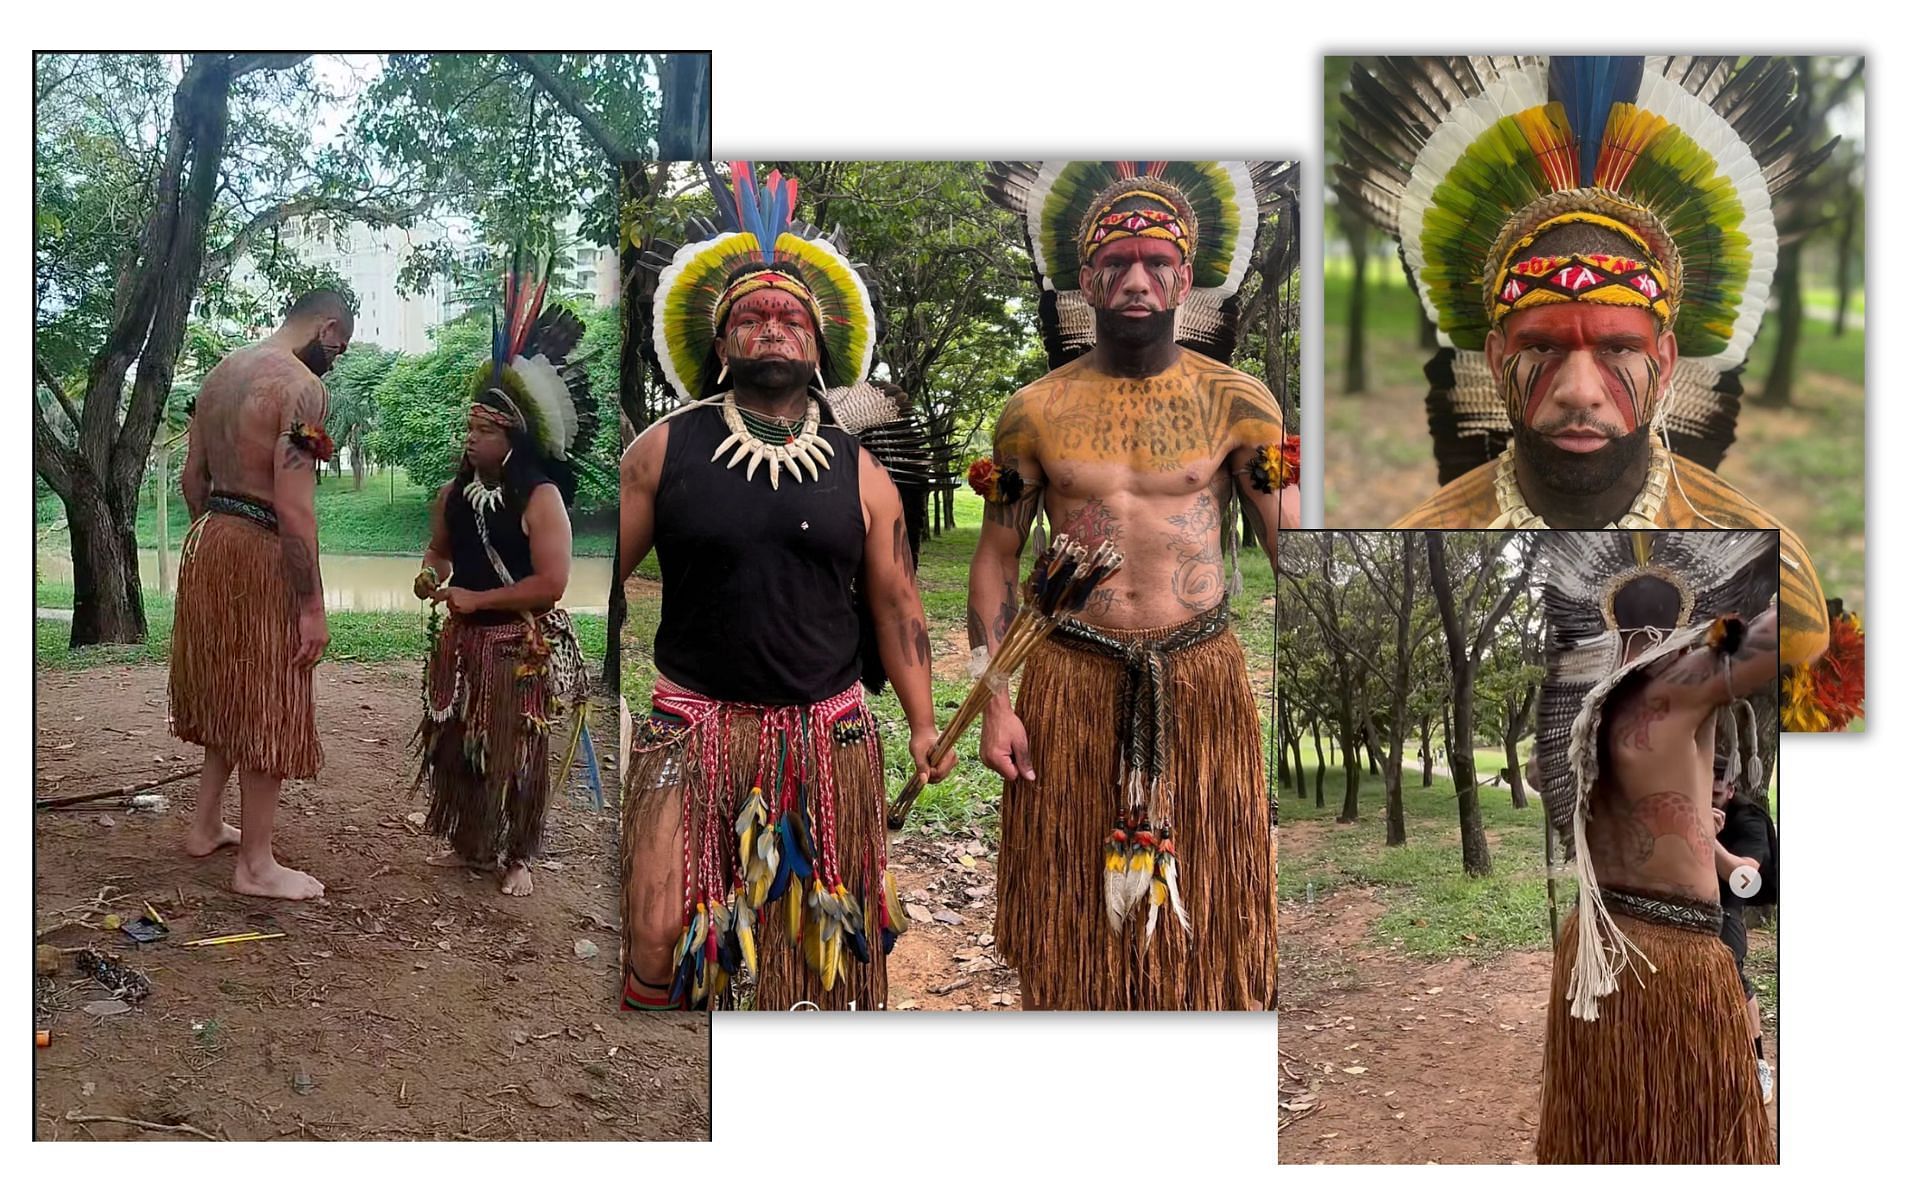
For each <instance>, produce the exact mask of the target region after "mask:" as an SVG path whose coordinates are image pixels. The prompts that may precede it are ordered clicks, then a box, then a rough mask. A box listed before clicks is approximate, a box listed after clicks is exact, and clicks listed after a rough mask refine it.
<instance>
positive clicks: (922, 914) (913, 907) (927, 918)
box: [907, 904, 933, 924]
mask: <svg viewBox="0 0 1920 1200" xmlns="http://www.w3.org/2000/svg"><path fill="white" fill-rule="evenodd" d="M907 916H908V917H909V918H910V919H912V920H915V921H919V922H921V923H922V924H927V923H929V922H931V921H932V920H933V910H932V909H930V908H928V907H927V906H926V905H924V904H909V905H907Z"/></svg>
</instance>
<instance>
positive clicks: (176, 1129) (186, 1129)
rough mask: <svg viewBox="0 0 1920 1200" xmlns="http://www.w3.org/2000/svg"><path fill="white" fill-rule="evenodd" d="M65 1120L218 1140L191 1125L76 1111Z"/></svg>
mask: <svg viewBox="0 0 1920 1200" xmlns="http://www.w3.org/2000/svg"><path fill="white" fill-rule="evenodd" d="M66 1119H67V1120H69V1121H72V1122H73V1123H74V1124H75V1125H86V1124H90V1123H95V1122H106V1123H108V1124H111V1125H131V1126H133V1127H134V1128H136V1129H150V1130H152V1131H154V1132H155V1133H190V1134H192V1135H193V1136H195V1137H200V1138H205V1139H207V1140H208V1141H209V1142H217V1141H219V1140H220V1139H219V1138H217V1137H215V1136H213V1135H212V1134H211V1133H208V1132H207V1131H206V1130H204V1129H199V1128H196V1127H195V1126H192V1125H161V1124H158V1123H156V1122H153V1121H136V1120H134V1119H133V1118H132V1117H110V1116H98V1115H89V1114H87V1113H83V1112H81V1111H79V1110H78V1109H75V1110H74V1111H73V1112H70V1113H68V1114H67V1116H66Z"/></svg>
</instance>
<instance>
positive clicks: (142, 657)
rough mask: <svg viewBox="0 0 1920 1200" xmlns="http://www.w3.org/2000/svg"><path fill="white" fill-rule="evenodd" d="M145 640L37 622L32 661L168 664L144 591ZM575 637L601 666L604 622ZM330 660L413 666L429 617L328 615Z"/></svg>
mask: <svg viewBox="0 0 1920 1200" xmlns="http://www.w3.org/2000/svg"><path fill="white" fill-rule="evenodd" d="M143 598H144V600H145V603H146V612H147V640H146V641H145V642H144V643H142V644H140V645H137V646H86V647H82V648H80V649H77V650H76V649H73V648H71V647H69V646H68V645H67V639H68V636H69V635H70V634H71V632H72V629H73V627H72V625H70V624H69V623H67V622H65V621H43V620H36V621H34V623H33V651H34V662H35V665H36V667H37V668H38V669H40V670H46V671H72V670H79V669H82V668H85V667H100V666H111V665H115V664H121V663H139V662H165V661H167V648H168V645H169V644H170V642H171V640H172V637H173V598H172V597H171V596H162V595H160V594H159V593H158V592H151V591H149V592H145V593H144V594H143ZM34 603H35V605H36V607H40V608H71V607H73V588H72V586H71V585H69V584H56V583H41V584H38V585H37V586H36V587H35V589H34ZM573 627H574V630H575V632H577V633H578V634H579V635H580V649H581V651H582V653H584V654H585V656H586V660H587V664H588V666H589V668H593V667H597V665H598V663H599V661H600V658H601V656H602V655H603V654H605V652H606V645H607V621H606V618H605V617H598V616H583V615H580V614H575V615H574V618H573ZM327 632H328V634H329V638H330V640H329V642H328V645H327V658H329V659H330V660H332V661H334V662H363V663H370V662H411V661H418V660H419V659H421V658H422V657H423V656H424V655H425V654H426V650H427V638H426V617H425V614H424V613H412V612H331V613H328V614H327Z"/></svg>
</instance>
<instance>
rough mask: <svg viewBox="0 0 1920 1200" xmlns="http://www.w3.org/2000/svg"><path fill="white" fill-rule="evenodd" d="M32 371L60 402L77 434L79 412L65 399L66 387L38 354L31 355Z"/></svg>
mask: <svg viewBox="0 0 1920 1200" xmlns="http://www.w3.org/2000/svg"><path fill="white" fill-rule="evenodd" d="M33 373H34V374H35V375H37V376H39V377H40V382H41V383H43V384H45V385H46V387H47V390H48V391H49V392H52V393H53V398H54V399H55V400H58V401H59V402H60V407H61V408H62V409H63V410H64V411H65V412H66V414H67V420H68V421H70V422H72V423H73V431H74V433H76V434H78V433H79V432H80V413H79V411H78V410H76V409H75V408H74V407H73V401H71V400H69V399H67V389H65V388H63V387H61V386H60V380H59V379H58V378H56V377H55V376H54V373H53V371H52V370H50V369H49V368H48V367H47V363H46V360H45V359H43V358H41V357H40V356H39V355H38V354H36V355H34V356H33Z"/></svg>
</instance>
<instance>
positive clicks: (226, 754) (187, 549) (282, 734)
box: [167, 291, 353, 900]
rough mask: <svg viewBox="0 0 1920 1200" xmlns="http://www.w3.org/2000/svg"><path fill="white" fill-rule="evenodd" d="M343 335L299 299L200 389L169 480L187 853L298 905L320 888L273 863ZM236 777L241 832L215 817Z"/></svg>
mask: <svg viewBox="0 0 1920 1200" xmlns="http://www.w3.org/2000/svg"><path fill="white" fill-rule="evenodd" d="M352 338H353V312H352V310H351V308H350V307H349V306H348V304H347V300H346V297H344V296H342V295H341V294H340V293H338V292H333V291H314V292H308V293H307V294H306V295H304V296H302V297H300V298H299V299H298V300H296V301H295V302H294V304H293V307H292V308H290V309H288V310H287V315H286V319H285V321H284V322H283V323H282V324H281V326H280V328H279V329H277V330H275V331H274V332H273V333H272V334H270V335H268V336H267V337H266V338H265V339H264V340H262V341H260V342H258V343H256V344H254V345H251V346H248V347H246V348H244V349H241V350H236V351H234V352H233V353H232V354H229V355H227V356H226V357H225V358H223V359H221V360H220V362H219V364H218V365H217V366H215V367H214V368H213V370H211V371H209V372H207V377H206V379H205V380H204V381H202V383H201V385H200V394H199V397H198V399H197V400H196V401H195V402H194V416H193V423H192V425H191V426H190V427H189V429H188V433H187V461H186V465H185V467H184V468H183V469H182V471H181V475H180V487H181V490H182V491H183V492H184V493H185V495H186V500H187V512H188V513H189V514H190V515H191V516H192V518H193V525H192V528H190V529H189V530H188V531H187V537H186V540H185V542H184V543H183V544H182V545H181V548H180V579H179V589H178V592H177V595H176V598H175V601H174V619H173V645H172V649H171V651H170V653H169V654H168V659H167V661H168V674H167V710H168V711H167V722H168V726H169V728H170V729H171V730H172V731H173V734H174V736H175V737H178V738H181V739H182V740H184V741H189V742H194V743H196V744H198V745H200V746H202V747H204V748H205V760H204V763H203V764H202V766H201V768H200V793H199V797H198V799H197V800H196V801H195V805H194V812H193V824H192V826H191V828H190V829H189V830H188V832H187V839H186V850H187V853H188V854H191V855H194V856H196V857H199V856H204V855H208V854H212V853H213V852H214V851H216V850H219V849H221V848H222V847H224V846H231V845H238V846H239V847H240V850H239V853H238V854H237V855H236V856H235V859H234V864H233V890H234V891H236V892H240V893H243V894H245V895H249V896H267V897H271V898H274V899H279V900H311V899H314V898H315V897H317V896H319V895H320V894H321V893H322V892H324V891H325V890H326V889H325V888H324V887H323V886H322V885H321V883H320V881H319V880H317V879H315V878H314V877H313V876H311V875H309V874H307V873H306V872H305V871H297V870H294V869H293V868H292V867H287V866H283V865H282V864H281V863H280V862H279V860H278V859H276V858H275V857H274V854H273V824H274V816H275V814H276V812H277V810H278V808H279V805H280V785H281V782H282V781H283V780H287V779H311V778H313V776H314V775H316V774H318V773H319V771H320V764H321V759H322V755H321V751H320V738H319V734H318V733H317V732H316V731H315V729H314V723H313V668H314V665H315V664H316V663H318V662H319V661H320V656H321V655H322V654H323V653H325V651H326V648H327V612H326V603H325V596H324V594H323V593H322V591H321V588H320V555H319V530H318V526H317V524H316V522H315V518H314V512H313V493H314V487H315V483H316V478H317V476H316V471H317V468H318V466H319V464H320V463H323V462H326V461H327V460H329V459H331V458H332V457H333V443H332V441H331V440H330V439H329V438H328V437H327V434H326V428H325V427H326V420H327V389H326V388H325V386H324V385H322V384H321V382H320V377H321V376H322V375H325V374H326V373H327V371H328V370H329V369H330V368H331V367H332V366H333V362H334V360H335V359H337V358H338V357H340V355H342V354H344V353H345V352H346V349H347V344H348V342H350V341H351V340H352ZM236 768H237V769H238V770H239V772H240V827H239V828H238V829H236V828H234V827H233V826H231V825H229V824H227V823H226V821H225V820H224V819H222V814H221V808H222V797H223V795H224V793H225V792H226V787H227V779H228V777H230V776H231V775H232V774H233V772H234V770H235V769H236Z"/></svg>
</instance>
